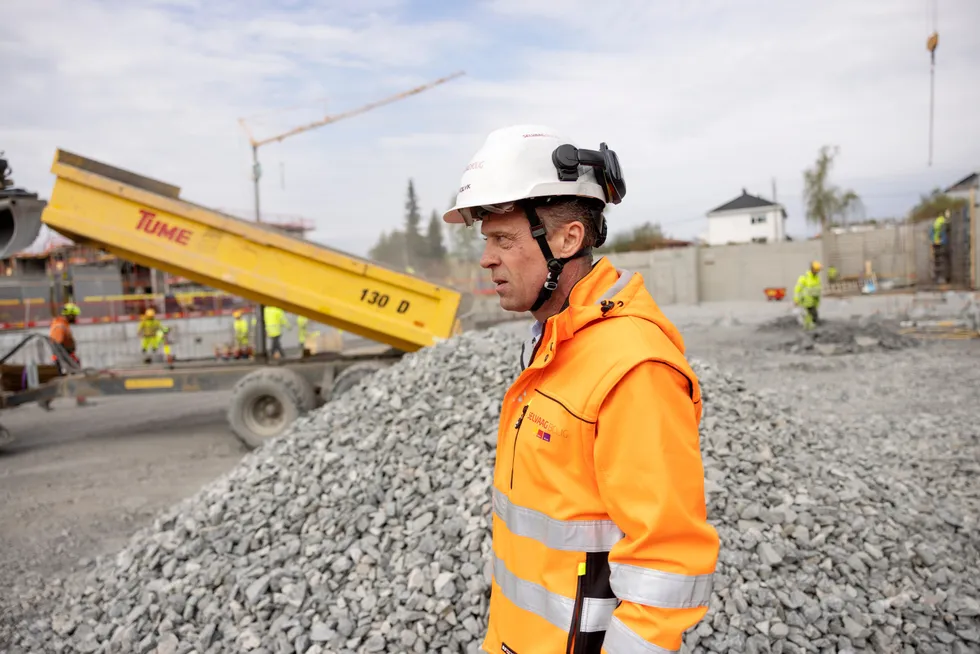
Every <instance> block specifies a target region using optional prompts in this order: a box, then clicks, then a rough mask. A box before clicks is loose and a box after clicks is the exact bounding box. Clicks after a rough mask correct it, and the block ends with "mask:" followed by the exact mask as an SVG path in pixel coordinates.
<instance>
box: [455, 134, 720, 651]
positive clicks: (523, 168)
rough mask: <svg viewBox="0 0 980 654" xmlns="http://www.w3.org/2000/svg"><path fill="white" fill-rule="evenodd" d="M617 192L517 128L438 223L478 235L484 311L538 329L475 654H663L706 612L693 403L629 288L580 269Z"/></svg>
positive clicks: (507, 458) (544, 138) (601, 168)
mask: <svg viewBox="0 0 980 654" xmlns="http://www.w3.org/2000/svg"><path fill="white" fill-rule="evenodd" d="M625 192H626V187H625V182H624V180H623V174H622V171H621V169H620V167H619V161H618V158H617V157H616V154H615V153H614V152H613V151H611V150H609V149H608V148H607V147H606V144H605V143H603V144H602V145H601V146H600V148H599V150H597V151H596V150H583V149H578V148H576V147H574V146H573V145H571V144H569V142H568V141H567V140H565V139H563V138H560V137H559V136H556V135H555V132H554V131H553V130H552V129H550V128H547V127H543V126H538V125H517V126H513V127H508V128H504V129H500V130H497V131H494V132H492V133H491V134H490V135H489V137H488V138H487V140H486V141H485V143H484V144H483V146H482V147H481V149H480V150H479V151H478V152H477V153H476V155H475V156H474V157H473V159H472V160H471V162H470V164H469V165H468V166H467V168H466V171H465V172H464V174H463V178H462V182H461V183H460V189H459V193H458V195H457V198H456V206H454V207H453V208H452V209H451V210H449V211H448V212H447V213H446V214H445V216H444V220H445V221H446V222H449V223H465V224H466V226H467V227H469V226H471V225H473V223H474V222H476V221H482V225H481V231H482V233H483V235H484V237H485V238H486V247H485V249H484V252H483V256H482V258H481V261H480V264H481V266H483V267H484V268H486V269H488V270H489V271H490V274H491V278H492V280H493V281H494V283H495V284H496V291H497V295H498V296H499V298H500V305H501V306H502V307H503V308H504V309H507V310H509V311H519V312H525V311H530V312H531V313H532V315H533V316H534V317H535V319H536V322H535V323H534V325H533V328H532V336H531V338H530V340H528V342H527V343H525V345H524V347H523V349H522V352H521V368H522V371H521V373H520V374H519V376H518V377H517V379H516V380H515V381H514V383H513V384H512V386H511V387H510V389H509V390H508V391H507V393H506V395H505V396H504V401H503V407H502V410H501V418H500V425H499V428H498V435H497V458H496V462H495V466H494V475H493V489H492V498H493V552H492V556H493V559H492V566H493V581H492V586H491V597H490V616H489V626H488V631H487V634H486V637H485V639H484V641H483V649H484V651H486V652H492V653H497V652H504V653H506V654H511V653H514V654H537V653H539V652H542V653H543V652H547V653H549V654H550V653H554V652H574V653H575V654H581V653H583V652H604V653H606V654H623V653H631V652H643V653H647V652H650V653H662V652H676V651H679V650H680V647H681V644H682V639H683V635H684V632H685V631H687V630H688V629H690V628H692V627H694V626H695V625H697V623H698V622H699V621H700V620H702V619H703V618H704V616H705V615H706V614H707V611H708V602H709V598H710V596H711V589H712V577H713V574H714V570H715V564H716V562H717V558H718V550H719V538H718V534H717V531H716V530H715V529H714V528H713V527H712V526H711V525H709V524H708V522H707V510H706V506H705V495H704V469H703V465H702V460H701V452H700V442H699V433H698V425H699V423H700V420H701V411H702V405H701V393H700V386H699V384H698V380H697V377H696V375H695V374H694V372H693V371H692V370H691V367H690V366H689V365H688V363H687V360H686V358H685V356H684V342H683V339H682V338H681V335H680V334H679V333H678V331H677V329H676V328H675V327H674V325H672V324H671V323H670V321H669V320H667V318H666V317H665V316H664V314H663V313H662V312H661V311H660V309H659V308H658V306H657V304H656V302H655V301H654V300H653V298H652V297H651V296H650V294H649V293H648V292H647V290H646V288H645V286H644V282H643V278H642V277H641V276H640V275H639V274H631V273H629V272H627V271H625V270H618V269H616V268H614V267H613V266H612V264H610V263H609V261H608V260H606V259H604V258H600V259H599V260H598V261H597V262H596V263H593V262H592V248H593V247H598V246H601V245H602V243H603V242H604V240H605V235H606V223H605V218H604V216H603V209H604V208H605V206H606V204H607V203H609V202H612V203H615V204H618V203H619V202H620V201H621V200H622V197H623V195H624V194H625Z"/></svg>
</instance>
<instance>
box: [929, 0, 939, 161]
mask: <svg viewBox="0 0 980 654" xmlns="http://www.w3.org/2000/svg"><path fill="white" fill-rule="evenodd" d="M938 13H939V7H938V0H932V34H930V35H929V38H928V39H926V50H928V51H929V166H930V167H932V133H933V127H932V125H933V115H934V111H935V104H936V100H935V97H936V48H937V47H938V46H939V31H938V25H937V23H938Z"/></svg>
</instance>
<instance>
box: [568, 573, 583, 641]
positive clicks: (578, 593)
mask: <svg viewBox="0 0 980 654" xmlns="http://www.w3.org/2000/svg"><path fill="white" fill-rule="evenodd" d="M584 586H585V562H584V561H583V562H582V563H579V564H578V586H576V588H575V605H574V606H573V607H572V625H571V627H570V628H569V630H568V640H567V642H566V643H565V654H574V652H575V649H576V646H577V645H578V643H577V641H578V633H579V627H581V626H582V606H583V604H585V588H584Z"/></svg>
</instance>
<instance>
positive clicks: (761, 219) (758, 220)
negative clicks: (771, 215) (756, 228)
mask: <svg viewBox="0 0 980 654" xmlns="http://www.w3.org/2000/svg"><path fill="white" fill-rule="evenodd" d="M751 221H752V224H753V225H763V224H765V222H766V214H762V215H761V216H752V218H751Z"/></svg>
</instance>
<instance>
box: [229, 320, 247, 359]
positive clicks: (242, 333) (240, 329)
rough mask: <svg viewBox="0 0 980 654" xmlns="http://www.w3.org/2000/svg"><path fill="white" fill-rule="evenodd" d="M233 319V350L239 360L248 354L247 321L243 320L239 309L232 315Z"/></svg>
mask: <svg viewBox="0 0 980 654" xmlns="http://www.w3.org/2000/svg"><path fill="white" fill-rule="evenodd" d="M232 315H233V316H234V317H235V322H234V323H233V326H234V329H235V349H236V350H237V352H236V357H237V358H241V357H243V356H248V354H249V346H248V343H249V329H248V320H246V319H245V316H244V314H243V313H242V311H241V309H237V310H236V311H235V312H234V313H233V314H232Z"/></svg>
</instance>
